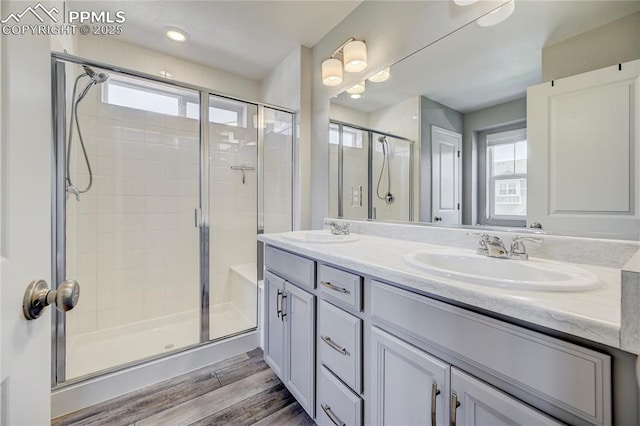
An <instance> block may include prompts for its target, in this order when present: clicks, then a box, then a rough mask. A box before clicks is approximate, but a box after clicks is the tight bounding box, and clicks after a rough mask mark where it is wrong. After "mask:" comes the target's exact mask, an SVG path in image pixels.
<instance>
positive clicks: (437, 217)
mask: <svg viewBox="0 0 640 426" xmlns="http://www.w3.org/2000/svg"><path fill="white" fill-rule="evenodd" d="M433 220H434V221H435V222H442V216H436V217H434V218H433Z"/></svg>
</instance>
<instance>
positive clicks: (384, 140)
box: [378, 136, 387, 143]
mask: <svg viewBox="0 0 640 426" xmlns="http://www.w3.org/2000/svg"><path fill="white" fill-rule="evenodd" d="M386 141H387V137H386V136H380V137H379V138H378V142H380V143H385V142H386Z"/></svg>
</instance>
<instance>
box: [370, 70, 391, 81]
mask: <svg viewBox="0 0 640 426" xmlns="http://www.w3.org/2000/svg"><path fill="white" fill-rule="evenodd" d="M390 76H391V70H390V69H389V67H387V68H385V69H383V70H382V71H378V72H377V73H375V74H374V75H372V76H371V77H369V81H372V82H374V83H382V82H383V81H387V80H388V79H389V77H390Z"/></svg>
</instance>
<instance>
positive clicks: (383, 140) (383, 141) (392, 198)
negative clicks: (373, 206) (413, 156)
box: [376, 136, 396, 204]
mask: <svg viewBox="0 0 640 426" xmlns="http://www.w3.org/2000/svg"><path fill="white" fill-rule="evenodd" d="M378 142H379V143H381V144H382V156H383V157H382V168H381V169H380V176H379V177H378V186H377V187H376V196H377V197H378V198H379V199H381V200H384V201H385V202H386V203H387V204H393V202H394V201H396V197H395V196H394V195H393V194H392V193H391V164H390V163H389V157H390V156H391V150H389V142H388V141H387V137H386V136H380V137H379V138H378ZM387 151H389V152H387ZM385 166H386V168H387V193H386V194H384V195H380V182H382V175H384V169H385Z"/></svg>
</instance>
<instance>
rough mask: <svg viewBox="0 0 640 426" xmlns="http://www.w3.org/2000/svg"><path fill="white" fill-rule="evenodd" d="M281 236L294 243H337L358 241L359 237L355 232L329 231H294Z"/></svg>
mask: <svg viewBox="0 0 640 426" xmlns="http://www.w3.org/2000/svg"><path fill="white" fill-rule="evenodd" d="M282 238H284V239H286V240H291V241H295V242H296V243H310V244H339V243H351V242H354V241H358V240H359V239H360V237H359V236H358V235H355V234H349V235H335V234H332V233H331V232H329V231H296V232H288V233H286V234H282Z"/></svg>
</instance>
